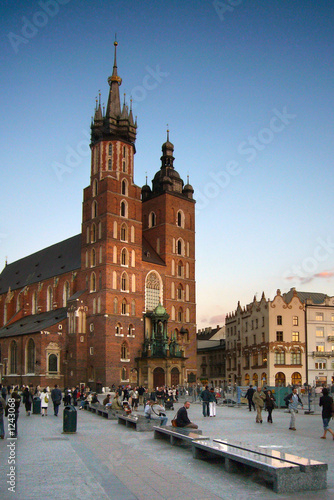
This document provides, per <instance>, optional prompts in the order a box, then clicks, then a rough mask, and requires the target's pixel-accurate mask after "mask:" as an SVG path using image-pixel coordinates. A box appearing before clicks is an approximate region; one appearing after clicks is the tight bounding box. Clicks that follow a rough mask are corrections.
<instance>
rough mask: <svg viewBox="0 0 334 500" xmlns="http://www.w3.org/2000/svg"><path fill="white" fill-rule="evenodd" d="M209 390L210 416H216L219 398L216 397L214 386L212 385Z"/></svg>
mask: <svg viewBox="0 0 334 500" xmlns="http://www.w3.org/2000/svg"><path fill="white" fill-rule="evenodd" d="M209 392H210V401H209V415H210V417H215V416H216V404H217V399H216V395H215V391H214V388H213V387H212V388H211V389H210V391H209Z"/></svg>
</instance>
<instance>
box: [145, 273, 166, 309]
mask: <svg viewBox="0 0 334 500" xmlns="http://www.w3.org/2000/svg"><path fill="white" fill-rule="evenodd" d="M159 302H160V303H162V282H161V278H160V276H159V274H158V273H157V272H155V271H151V272H150V273H148V275H147V276H146V281H145V309H146V311H153V309H155V308H156V307H157V306H158V305H159Z"/></svg>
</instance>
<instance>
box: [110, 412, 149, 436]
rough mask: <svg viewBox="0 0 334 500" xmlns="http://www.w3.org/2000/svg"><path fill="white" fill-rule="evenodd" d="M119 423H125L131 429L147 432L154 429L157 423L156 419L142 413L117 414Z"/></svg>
mask: <svg viewBox="0 0 334 500" xmlns="http://www.w3.org/2000/svg"><path fill="white" fill-rule="evenodd" d="M117 419H118V423H119V424H120V425H125V426H126V427H128V428H130V429H134V430H135V431H139V432H145V431H153V427H154V425H155V423H154V422H156V421H154V420H150V419H148V418H146V417H143V416H142V415H136V416H134V415H117Z"/></svg>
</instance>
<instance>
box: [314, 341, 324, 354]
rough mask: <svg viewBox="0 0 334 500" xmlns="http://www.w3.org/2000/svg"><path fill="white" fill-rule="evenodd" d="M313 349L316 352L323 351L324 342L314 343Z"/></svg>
mask: <svg viewBox="0 0 334 500" xmlns="http://www.w3.org/2000/svg"><path fill="white" fill-rule="evenodd" d="M315 350H316V351H317V352H325V343H321V344H318V345H316V347H315Z"/></svg>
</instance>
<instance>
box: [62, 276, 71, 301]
mask: <svg viewBox="0 0 334 500" xmlns="http://www.w3.org/2000/svg"><path fill="white" fill-rule="evenodd" d="M69 297H70V284H69V282H68V281H65V283H64V286H63V307H66V305H67V301H68V299H69Z"/></svg>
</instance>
